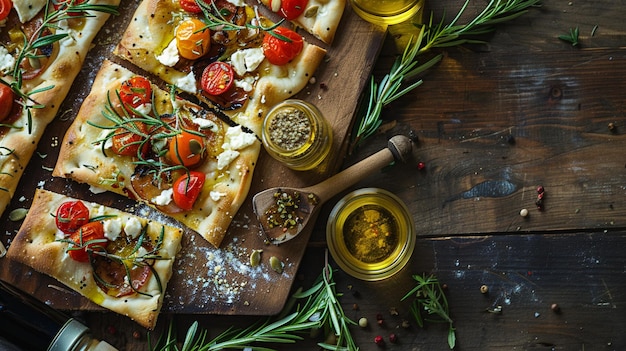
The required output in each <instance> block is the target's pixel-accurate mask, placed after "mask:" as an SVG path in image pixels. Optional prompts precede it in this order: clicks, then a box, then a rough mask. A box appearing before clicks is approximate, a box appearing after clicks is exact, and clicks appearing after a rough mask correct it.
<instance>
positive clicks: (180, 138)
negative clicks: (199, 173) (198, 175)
mask: <svg viewBox="0 0 626 351" xmlns="http://www.w3.org/2000/svg"><path fill="white" fill-rule="evenodd" d="M169 146H170V148H169V151H168V157H169V159H170V161H172V162H173V163H174V164H176V165H183V166H185V167H191V166H195V165H197V164H198V163H200V161H202V158H203V156H204V152H205V151H206V150H205V146H204V140H203V139H202V137H201V136H199V135H197V134H193V133H190V132H187V131H182V132H181V133H180V134H177V135H176V136H175V137H173V138H172V139H171V140H170V145H169Z"/></svg>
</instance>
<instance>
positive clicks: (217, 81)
mask: <svg viewBox="0 0 626 351" xmlns="http://www.w3.org/2000/svg"><path fill="white" fill-rule="evenodd" d="M234 75H235V72H234V70H233V67H232V66H231V65H229V64H228V63H225V62H221V61H217V62H213V63H211V64H210V65H208V66H206V68H205V69H204V72H202V79H201V80H200V84H201V85H202V90H204V91H205V92H207V94H210V95H220V94H223V93H225V92H226V91H228V89H230V87H231V86H233V82H234V80H235V79H234Z"/></svg>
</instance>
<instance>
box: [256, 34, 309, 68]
mask: <svg viewBox="0 0 626 351" xmlns="http://www.w3.org/2000/svg"><path fill="white" fill-rule="evenodd" d="M273 34H275V35H272V34H271V33H266V34H265V37H264V38H263V53H264V54H265V57H266V58H267V60H268V61H269V62H270V63H271V64H273V65H278V66H282V65H285V64H287V63H288V62H289V61H291V60H292V59H293V58H294V57H296V56H298V54H300V52H301V51H302V48H303V47H304V41H303V40H302V36H300V34H298V33H296V32H294V31H292V30H291V29H287V28H285V27H278V28H276V29H274V33H273ZM279 36H281V37H279ZM285 38H287V40H285Z"/></svg>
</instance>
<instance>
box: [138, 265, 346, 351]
mask: <svg viewBox="0 0 626 351" xmlns="http://www.w3.org/2000/svg"><path fill="white" fill-rule="evenodd" d="M332 272H333V270H332V268H331V267H330V266H329V265H326V266H325V267H324V269H323V271H322V274H321V275H320V277H318V279H317V280H316V283H315V284H314V285H313V287H311V288H310V289H308V290H306V291H303V292H297V293H295V294H294V295H293V296H292V297H293V299H294V300H296V301H298V300H302V299H306V300H305V302H304V304H302V305H299V306H298V307H297V308H296V311H295V312H290V311H286V313H287V314H286V315H282V314H281V315H280V316H279V317H278V318H279V319H278V320H275V321H271V320H270V321H268V322H265V323H263V324H261V325H260V326H252V327H249V328H245V329H236V328H230V329H228V330H226V331H225V332H223V333H221V334H219V335H217V336H216V337H215V338H213V339H210V340H209V339H208V338H207V331H206V330H200V329H199V325H198V322H194V323H193V324H192V325H191V326H190V327H189V329H188V330H187V333H186V336H185V340H184V341H183V344H182V347H181V348H178V345H177V340H176V337H175V330H174V328H173V326H172V324H170V328H169V330H168V332H167V333H166V334H165V335H162V336H161V338H160V339H159V340H158V341H157V342H156V344H155V345H152V341H151V340H150V338H148V349H149V350H151V351H178V350H185V351H213V350H224V349H246V348H249V349H251V350H263V351H270V350H274V349H273V348H271V347H266V346H259V345H258V344H268V343H270V344H286V343H288V344H291V343H294V342H296V341H298V340H302V339H303V337H302V336H300V335H299V334H300V333H304V332H306V331H309V330H311V329H320V328H324V327H328V328H329V329H330V330H331V331H332V332H334V333H335V334H336V336H337V338H338V339H337V344H336V345H329V344H325V343H320V344H318V345H319V346H320V347H322V348H323V349H326V350H347V351H357V350H358V347H357V346H356V345H355V343H354V340H353V339H352V336H351V334H350V330H349V329H348V326H349V325H351V324H355V323H354V322H353V321H351V320H350V319H349V318H348V317H346V315H345V314H344V312H343V309H342V307H341V304H340V303H339V300H338V299H339V297H340V296H341V294H340V293H337V292H336V290H335V283H334V281H333V277H332ZM287 305H289V304H287Z"/></svg>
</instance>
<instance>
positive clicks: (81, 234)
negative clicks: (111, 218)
mask: <svg viewBox="0 0 626 351" xmlns="http://www.w3.org/2000/svg"><path fill="white" fill-rule="evenodd" d="M70 240H72V241H73V242H74V244H73V245H71V246H70V247H69V248H68V250H67V253H68V255H70V257H71V258H72V259H73V260H74V261H78V262H89V253H88V252H87V250H88V249H90V250H99V249H100V248H102V247H104V245H105V243H106V241H107V239H106V238H105V236H104V225H102V222H100V221H98V222H89V223H87V224H85V225H83V226H82V227H80V228H79V229H78V230H77V231H75V232H74V233H72V235H70Z"/></svg>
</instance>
